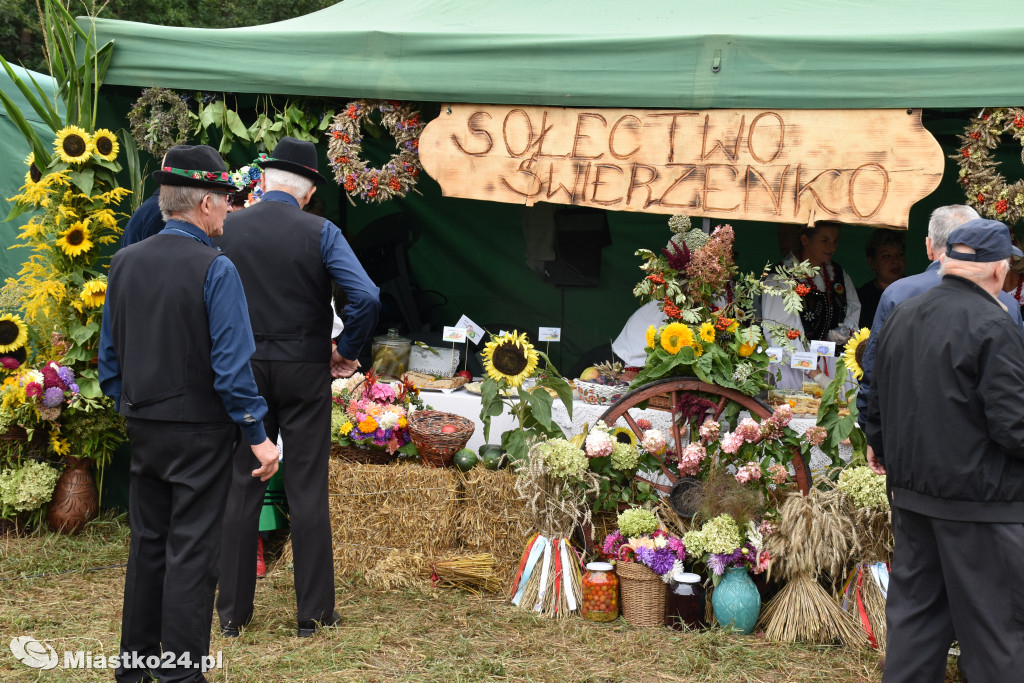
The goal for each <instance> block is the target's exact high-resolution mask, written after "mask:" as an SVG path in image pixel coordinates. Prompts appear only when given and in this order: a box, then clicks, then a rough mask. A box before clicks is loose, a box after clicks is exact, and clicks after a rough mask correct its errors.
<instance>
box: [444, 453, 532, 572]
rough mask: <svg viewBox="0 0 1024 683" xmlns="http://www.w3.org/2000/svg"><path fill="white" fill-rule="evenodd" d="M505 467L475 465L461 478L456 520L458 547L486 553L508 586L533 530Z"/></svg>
mask: <svg viewBox="0 0 1024 683" xmlns="http://www.w3.org/2000/svg"><path fill="white" fill-rule="evenodd" d="M515 484H516V477H515V475H514V474H513V473H512V472H510V471H509V470H488V469H484V468H482V467H476V468H474V469H472V470H470V471H469V472H467V473H466V475H465V478H464V480H463V500H462V505H461V507H460V510H459V514H458V517H457V520H456V524H457V527H458V538H459V548H460V550H461V551H463V552H465V553H490V554H491V555H493V556H494V572H495V574H497V576H498V577H499V579H500V580H501V584H502V585H503V586H504V587H506V589H511V585H512V581H513V579H514V578H515V575H516V570H517V569H518V568H519V558H520V556H521V555H522V554H523V548H525V547H526V542H527V541H529V540H530V536H532V535H533V532H534V530H533V529H532V528H531V525H530V520H529V517H528V515H527V512H526V507H525V506H524V505H523V501H522V500H520V498H519V494H517V493H516V490H515Z"/></svg>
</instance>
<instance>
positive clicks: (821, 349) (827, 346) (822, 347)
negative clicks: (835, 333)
mask: <svg viewBox="0 0 1024 683" xmlns="http://www.w3.org/2000/svg"><path fill="white" fill-rule="evenodd" d="M811 351H813V352H814V353H816V354H818V355H819V356H828V357H830V358H831V357H832V356H834V355H836V343H835V342H832V341H825V340H823V339H815V340H813V341H812V342H811Z"/></svg>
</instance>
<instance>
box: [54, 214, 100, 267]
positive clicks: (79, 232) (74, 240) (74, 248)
mask: <svg viewBox="0 0 1024 683" xmlns="http://www.w3.org/2000/svg"><path fill="white" fill-rule="evenodd" d="M57 246H58V247H60V248H61V250H63V252H64V253H65V254H67V255H68V256H69V257H71V258H74V257H76V256H78V255H79V254H84V253H86V252H87V251H89V250H90V249H92V247H93V243H92V240H91V239H89V221H88V220H85V221H79V222H78V223H72V224H71V227H70V228H68V229H67V230H65V231H64V232H62V233H61V234H60V239H58V240H57Z"/></svg>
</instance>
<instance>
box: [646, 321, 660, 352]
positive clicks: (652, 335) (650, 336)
mask: <svg viewBox="0 0 1024 683" xmlns="http://www.w3.org/2000/svg"><path fill="white" fill-rule="evenodd" d="M657 334H658V330H656V329H655V328H654V325H650V326H648V328H647V336H646V338H645V340H646V341H647V348H649V349H653V348H654V345H655V344H656V343H657V342H656V341H655V339H656V336H657Z"/></svg>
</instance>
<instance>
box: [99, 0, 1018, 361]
mask: <svg viewBox="0 0 1024 683" xmlns="http://www.w3.org/2000/svg"><path fill="white" fill-rule="evenodd" d="M1016 9H1018V8H1017V5H1016V3H1010V2H1007V1H1006V0H1001V1H999V2H997V3H996V4H995V5H994V6H992V5H988V6H986V10H985V11H984V12H979V11H972V10H971V9H970V8H969V7H966V6H964V5H963V4H962V3H961V2H953V1H952V0H932V1H931V2H927V3H925V2H904V3H891V2H882V1H881V0H856V1H854V0H843V1H833V2H828V3H821V2H811V1H809V0H782V1H781V2H777V3H771V4H768V5H766V4H764V3H760V2H754V0H738V1H737V2H733V3H731V4H730V5H729V6H728V8H723V7H721V6H718V5H716V4H714V3H711V4H708V3H696V2H680V1H679V0H651V1H649V2H645V3H640V4H636V5H633V6H628V5H624V4H622V3H611V2H603V3H593V2H586V3H585V2H580V1H579V0H564V1H562V2H557V3H552V2H546V1H545V2H541V1H540V0H522V1H521V2H516V3H490V2H487V3H484V2H479V1H473V0H415V1H413V0H390V1H388V2H385V1H384V0H376V1H375V0H346V1H345V2H343V3H340V4H337V5H334V6H332V7H329V8H326V9H324V10H321V11H320V12H316V13H313V14H310V15H307V16H303V17H299V18H296V19H292V20H288V21H283V22H279V23H276V24H270V25H265V26H256V27H250V28H238V29H222V30H210V29H193V28H172V27H160V26H152V25H146V24H137V23H129V22H121V21H113V20H103V19H101V20H97V22H96V30H97V35H98V39H99V40H100V42H104V41H107V40H113V41H114V42H115V49H114V55H113V60H112V63H111V66H110V69H109V71H108V73H107V78H106V83H108V84H113V85H117V86H123V87H122V89H121V93H122V94H124V95H125V96H126V97H134V93H137V92H138V90H135V89H133V90H131V91H130V93H131V94H129V92H127V91H125V90H124V87H132V88H141V87H148V86H152V85H154V84H157V85H161V86H165V87H170V88H176V89H181V90H211V91H217V92H221V91H229V92H237V93H269V94H278V95H306V96H324V97H332V98H339V100H340V102H344V100H345V98H357V97H367V98H390V99H401V100H414V101H422V102H433V103H442V102H480V103H501V104H544V105H560V106H596V107H669V108H715V107H751V108H815V109H818V108H883V107H898V108H903V107H927V108H943V109H947V110H948V109H954V108H961V109H962V108H967V107H971V108H974V107H982V106H1006V105H1013V104H1017V103H1018V102H1016V101H1015V99H1014V98H1015V97H1016V96H1017V95H1016V94H1017V93H1020V92H1022V90H1024V88H1022V86H1024V69H1022V68H1021V67H1022V66H1024V51H1022V50H1021V49H1020V46H1021V45H1022V44H1024V16H1022V15H1021V14H1020V13H1019V12H1017V11H1015V10H1016ZM86 21H87V20H86V19H80V22H83V25H84V22H86ZM942 116H945V117H947V118H949V116H948V115H946V114H942V115H941V116H940V118H941V117H942ZM963 116H964V112H963V111H961V112H958V113H955V114H953V115H952V118H951V119H950V121H948V122H945V123H944V122H943V121H938V122H937V123H935V122H933V123H932V124H929V125H931V128H932V130H933V132H935V131H936V128H937V127H939V128H942V131H941V132H942V133H943V134H944V135H945V137H943V136H942V135H940V141H941V142H943V144H944V145H946V146H947V147H948V146H951V145H953V144H955V138H954V137H953V133H955V132H956V131H958V130H960V129H961V128H962V125H963ZM926 121H927V117H926ZM385 151H386V150H385ZM950 168H952V169H955V165H953V164H952V162H949V165H948V166H947V173H946V174H945V175H946V179H945V180H944V183H943V186H942V187H941V188H940V190H939V191H938V192H936V193H935V194H933V195H932V196H931V197H929V198H928V199H926V200H924V201H922V202H919V203H918V205H917V206H916V207H915V209H914V210H913V211H912V215H911V225H912V231H911V233H910V234H909V235H908V247H907V252H908V261H909V263H908V271H909V272H916V271H918V270H921V269H923V267H924V255H923V253H921V252H923V250H922V249H920V247H919V245H920V243H921V241H922V238H923V235H924V223H925V216H926V215H927V212H928V211H930V210H931V209H932V208H934V207H935V206H937V205H940V204H946V203H952V202H957V201H963V199H962V195H961V194H960V193H959V191H958V188H957V186H956V185H955V182H954V180H953V177H955V173H950V172H949V169H950ZM417 189H418V190H419V191H421V192H422V193H423V194H422V196H420V195H410V196H409V197H408V198H406V199H405V200H402V201H399V202H391V203H389V204H387V205H385V206H383V207H379V208H378V207H366V206H364V205H359V206H357V207H354V208H349V209H348V210H347V215H346V216H344V220H345V222H346V223H347V224H348V226H349V227H350V228H353V229H356V228H359V227H361V226H364V225H366V224H367V223H369V222H370V221H371V220H372V219H373V218H375V217H377V216H379V215H380V213H381V210H383V211H384V212H389V211H396V210H403V211H407V212H410V213H412V214H414V215H415V217H416V219H417V221H418V222H419V223H420V224H421V225H422V227H423V230H422V236H421V237H420V239H419V241H418V242H417V243H416V244H415V245H414V246H413V248H412V250H411V252H410V254H411V258H412V266H413V271H414V273H415V276H416V277H417V278H418V280H419V283H420V285H421V286H422V287H424V288H426V289H432V290H439V291H442V292H444V293H445V294H446V295H447V296H448V304H447V306H445V307H444V308H443V309H442V310H443V313H442V316H441V317H442V320H441V322H442V323H443V324H454V322H455V320H456V319H457V318H458V316H459V315H460V314H462V313H465V314H467V315H469V316H470V317H471V318H472V319H474V320H475V321H476V322H478V323H481V324H488V323H495V324H501V325H502V326H508V327H511V326H516V327H519V328H520V329H523V328H525V329H526V330H527V331H529V332H530V333H531V335H533V334H536V328H537V326H539V325H545V326H561V327H562V328H563V335H562V336H563V340H564V341H563V343H562V344H561V346H560V347H554V348H552V349H551V350H552V352H553V353H554V354H555V356H554V357H555V359H556V360H558V359H560V358H561V359H562V361H563V363H562V366H563V368H562V369H563V370H567V369H568V367H569V366H571V361H572V360H574V359H575V358H576V357H577V356H579V355H580V354H582V353H583V352H585V351H586V350H588V349H590V348H592V347H595V346H598V345H606V344H607V343H608V342H609V341H610V339H611V338H613V337H614V336H615V335H616V334H617V332H618V330H619V328H620V327H621V325H622V323H623V322H624V320H625V318H626V317H627V316H628V314H629V313H630V312H631V311H632V310H633V309H634V308H635V307H636V306H637V302H636V300H635V299H634V298H633V297H632V295H631V289H632V285H633V284H634V283H635V282H636V280H638V279H639V271H638V270H637V267H636V266H637V265H638V259H636V258H635V257H634V256H633V252H634V251H635V250H636V249H637V248H640V247H646V248H658V247H660V246H661V245H662V244H663V243H664V241H665V239H666V236H667V231H666V229H665V218H666V217H664V216H653V215H643V214H626V213H622V212H609V214H608V221H609V228H610V235H611V242H612V245H611V246H610V247H608V248H606V249H604V251H603V254H602V258H601V268H602V271H601V277H600V281H599V283H598V285H597V286H596V287H589V288H571V289H569V288H559V287H555V286H553V285H552V284H548V283H545V282H543V281H542V280H541V279H540V278H539V277H538V276H537V274H536V273H535V272H534V271H532V270H531V269H530V268H529V267H527V265H526V262H525V259H524V251H525V248H526V245H525V242H524V238H523V234H522V228H521V215H520V213H521V209H520V208H519V207H516V206H512V205H499V204H492V203H488V202H479V201H472V200H462V199H451V198H448V199H442V198H441V197H440V191H439V189H438V187H437V185H436V184H435V183H434V182H433V181H432V180H431V179H430V178H422V179H421V181H420V183H419V186H418V188H417ZM342 207H344V203H342ZM736 228H737V235H738V244H739V247H740V266H741V267H742V268H744V269H748V270H749V269H755V268H760V267H761V266H763V265H764V263H765V262H766V261H768V260H773V259H775V258H776V255H777V253H778V251H777V249H776V244H775V230H774V229H771V230H765V229H764V226H763V225H760V226H757V225H749V224H748V225H744V224H742V223H740V224H738V225H737V226H736ZM867 234H868V231H866V230H849V231H845V233H844V239H843V245H842V251H841V253H840V260H841V261H842V262H843V264H844V265H845V266H846V268H847V271H848V272H850V273H851V275H852V276H853V277H854V279H855V281H856V282H858V283H860V282H862V281H864V280H866V279H867V278H868V275H869V272H868V270H867V267H866V265H865V264H864V257H863V251H862V246H863V244H864V241H865V240H866V238H867ZM556 349H557V350H556ZM560 351H564V355H563V354H562V353H560Z"/></svg>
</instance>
